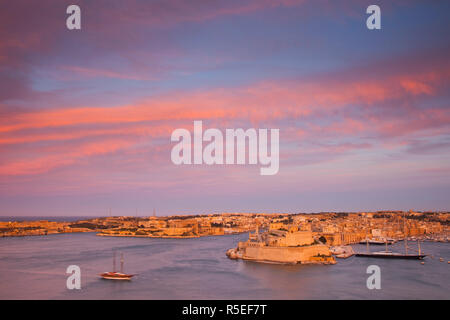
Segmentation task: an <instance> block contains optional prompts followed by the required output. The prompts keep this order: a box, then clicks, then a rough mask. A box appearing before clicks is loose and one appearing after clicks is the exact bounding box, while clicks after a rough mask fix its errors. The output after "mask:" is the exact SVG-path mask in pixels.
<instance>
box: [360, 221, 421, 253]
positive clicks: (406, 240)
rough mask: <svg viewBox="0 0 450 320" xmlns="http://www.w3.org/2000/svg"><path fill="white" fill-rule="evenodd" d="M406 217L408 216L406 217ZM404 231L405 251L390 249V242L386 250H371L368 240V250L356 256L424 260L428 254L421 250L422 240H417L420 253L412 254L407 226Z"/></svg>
mask: <svg viewBox="0 0 450 320" xmlns="http://www.w3.org/2000/svg"><path fill="white" fill-rule="evenodd" d="M405 219H406V218H405ZM404 233H405V239H404V241H405V253H398V252H392V251H388V249H387V245H388V243H387V242H386V243H385V246H386V248H385V250H384V251H378V252H370V250H369V242H368V241H367V242H366V243H367V252H366V253H363V252H359V253H357V254H355V256H356V257H366V258H384V259H412V260H423V258H425V257H426V256H427V255H426V254H422V252H421V250H420V241H419V240H417V246H418V249H419V253H418V254H411V253H408V239H407V236H406V228H405V227H404Z"/></svg>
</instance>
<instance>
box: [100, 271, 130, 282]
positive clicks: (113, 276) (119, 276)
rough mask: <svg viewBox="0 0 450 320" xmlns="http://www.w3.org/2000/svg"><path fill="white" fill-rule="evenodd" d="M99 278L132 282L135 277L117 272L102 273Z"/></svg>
mask: <svg viewBox="0 0 450 320" xmlns="http://www.w3.org/2000/svg"><path fill="white" fill-rule="evenodd" d="M99 276H100V277H102V278H103V279H107V280H131V278H132V277H133V275H132V274H123V273H117V272H105V273H101V274H100V275H99Z"/></svg>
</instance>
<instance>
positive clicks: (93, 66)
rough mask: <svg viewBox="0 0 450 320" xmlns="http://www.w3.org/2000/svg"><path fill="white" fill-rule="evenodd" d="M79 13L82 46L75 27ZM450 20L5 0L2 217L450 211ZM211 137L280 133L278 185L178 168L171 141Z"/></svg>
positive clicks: (328, 4) (272, 180) (255, 5)
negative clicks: (178, 135)
mask: <svg viewBox="0 0 450 320" xmlns="http://www.w3.org/2000/svg"><path fill="white" fill-rule="evenodd" d="M70 4H77V5H79V6H80V8H81V30H72V31H70V30H68V29H67V28H66V18H67V17H68V15H67V14H66V8H67V6H68V5H70ZM370 4H378V5H379V6H380V8H381V25H382V28H381V30H368V29H367V27H366V19H367V17H368V14H366V8H367V6H368V5H370ZM449 13H450V2H449V1H409V0H408V1H395V3H394V1H364V0H362V1H361V0H355V1H320V0H319V1H307V0H271V1H269V0H239V1H234V0H227V1H214V0H208V1H207V0H203V1H200V0H189V1H181V0H161V1H138V0H134V1H126V2H125V1H113V0H108V1H106V0H103V1H99V0H88V1H61V0H53V1H47V0H40V1H23V0H14V1H12V0H2V1H0V215H1V216H23V215H35V216H39V215H41V216H42V215H45V216H64V215H67V216H73V215H92V216H99V215H108V211H109V208H111V210H112V213H113V215H135V214H136V210H137V212H138V214H139V215H151V214H152V212H153V208H155V209H156V212H157V214H159V215H168V214H178V213H183V214H184V213H212V212H317V211H346V210H348V211H364V210H382V209H404V210H409V209H416V210H450V196H449V195H450V105H449V103H450V36H449V31H450V19H449ZM194 120H202V121H203V126H204V128H205V129H206V128H218V129H220V130H225V129H226V128H243V129H247V128H279V129H280V169H279V172H278V174H276V175H274V176H261V175H260V174H259V168H260V165H239V166H238V165H228V166H226V165H222V166H217V165H216V166H207V165H199V166H193V165H192V166H187V165H181V166H176V165H174V164H173V163H172V161H171V159H170V152H171V148H172V147H173V146H174V143H171V142H170V136H171V133H172V131H173V130H175V129H177V128H186V129H188V130H190V131H192V130H193V121H194Z"/></svg>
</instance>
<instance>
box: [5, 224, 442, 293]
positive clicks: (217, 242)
mask: <svg viewBox="0 0 450 320" xmlns="http://www.w3.org/2000/svg"><path fill="white" fill-rule="evenodd" d="M247 238H248V234H247V233H243V234H234V235H224V236H211V237H201V238H192V239H156V238H133V237H102V236H97V235H96V234H95V233H72V234H55V235H47V236H25V237H5V238H0V299H152V300H155V299H449V298H450V277H449V270H450V264H448V263H447V261H448V260H450V244H448V243H437V242H424V243H422V244H421V247H422V251H424V252H425V253H426V254H428V255H429V256H428V257H426V258H425V260H424V262H425V263H424V264H421V263H420V261H418V260H384V259H374V258H360V257H351V258H348V259H338V263H337V264H335V265H278V264H264V263H257V262H250V261H242V260H230V259H228V258H227V257H226V255H225V252H226V250H227V249H229V248H234V247H236V245H237V243H238V242H239V241H244V240H246V239H247ZM409 245H410V246H411V247H413V246H414V245H415V244H414V243H409ZM353 247H354V249H355V251H365V250H366V247H365V245H355V246H353ZM390 247H391V250H393V251H398V252H403V250H404V249H403V243H401V242H400V243H397V244H395V245H393V246H390ZM371 249H372V250H383V249H384V247H382V246H381V247H378V248H376V247H375V246H373V247H372V248H371ZM411 250H412V249H411ZM114 251H116V252H117V266H119V260H120V259H119V256H120V253H122V254H123V256H124V271H125V272H126V273H131V274H136V276H135V277H134V278H133V279H132V280H131V281H113V280H104V279H102V278H100V277H99V275H98V274H99V273H101V272H105V271H112V268H113V266H112V265H113V252H114ZM441 257H442V258H443V259H444V261H443V262H441V261H440V259H439V258H441ZM71 265H76V266H79V267H80V270H81V288H80V289H68V288H67V284H66V283H67V279H68V277H69V276H70V274H68V273H66V271H67V268H68V267H69V266H71ZM371 265H376V266H378V267H379V268H380V285H381V288H380V289H369V288H368V286H367V279H368V277H370V276H371V275H372V274H371V273H367V270H368V267H369V266H371Z"/></svg>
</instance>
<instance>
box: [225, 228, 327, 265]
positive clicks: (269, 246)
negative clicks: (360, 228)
mask: <svg viewBox="0 0 450 320" xmlns="http://www.w3.org/2000/svg"><path fill="white" fill-rule="evenodd" d="M226 254H227V256H228V257H229V258H231V259H243V260H252V261H257V262H265V263H280V264H335V263H336V260H335V259H334V257H333V255H332V254H331V252H330V249H329V247H328V246H326V245H325V244H323V243H320V242H318V241H316V240H314V238H313V235H312V232H311V231H307V230H306V231H302V230H298V228H297V227H295V226H290V227H289V228H288V229H287V230H276V229H269V230H268V231H266V232H264V233H262V234H260V233H259V230H258V229H256V231H255V233H253V234H250V235H249V239H248V240H247V241H245V242H239V243H238V246H237V248H235V249H229V250H228V251H227V253H226Z"/></svg>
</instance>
